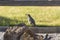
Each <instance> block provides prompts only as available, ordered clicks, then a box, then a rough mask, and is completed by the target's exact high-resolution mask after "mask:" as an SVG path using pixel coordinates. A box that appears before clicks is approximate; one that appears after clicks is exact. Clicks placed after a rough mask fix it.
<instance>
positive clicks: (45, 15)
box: [0, 6, 60, 26]
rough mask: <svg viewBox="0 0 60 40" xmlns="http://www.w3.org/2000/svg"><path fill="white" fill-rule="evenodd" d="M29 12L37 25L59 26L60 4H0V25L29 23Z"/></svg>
mask: <svg viewBox="0 0 60 40" xmlns="http://www.w3.org/2000/svg"><path fill="white" fill-rule="evenodd" d="M25 14H30V15H31V16H32V17H33V18H34V19H35V22H36V24H37V25H49V26H51V25H52V26H57V25H58V26H60V6H0V26H6V25H14V24H19V23H21V22H22V21H23V22H25V23H26V24H27V25H29V23H28V21H27V16H26V15H25Z"/></svg>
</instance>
